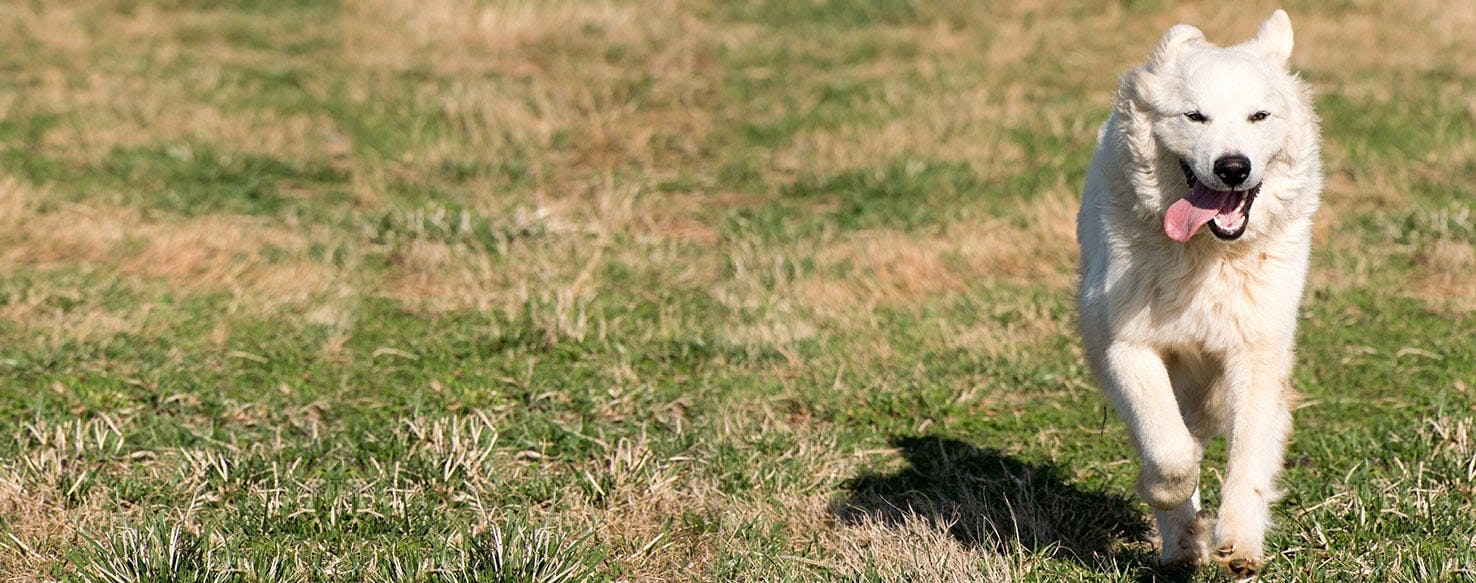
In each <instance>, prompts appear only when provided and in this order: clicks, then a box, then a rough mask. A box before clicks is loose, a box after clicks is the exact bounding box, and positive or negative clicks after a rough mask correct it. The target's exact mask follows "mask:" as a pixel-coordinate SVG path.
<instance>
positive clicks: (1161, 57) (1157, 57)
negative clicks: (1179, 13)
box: [1144, 24, 1204, 73]
mask: <svg viewBox="0 0 1476 583" xmlns="http://www.w3.org/2000/svg"><path fill="white" fill-rule="evenodd" d="M1203 40H1204V33H1203V32H1201V31H1200V30H1199V29H1197V28H1194V27H1192V26H1189V25H1187V24H1175V25H1174V26H1173V28H1170V29H1168V32H1165V33H1163V39H1162V40H1159V41H1158V46H1157V47H1155V48H1154V49H1153V52H1152V53H1150V54H1149V55H1148V63H1147V64H1146V65H1145V66H1144V68H1146V69H1148V71H1150V72H1154V73H1157V72H1159V71H1162V70H1164V69H1165V68H1168V66H1169V65H1171V64H1173V62H1174V59H1175V58H1177V57H1178V56H1179V51H1180V50H1182V49H1183V48H1184V47H1185V46H1187V45H1189V44H1192V43H1197V42H1201V41H1203Z"/></svg>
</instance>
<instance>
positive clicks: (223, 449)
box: [0, 0, 1476, 581]
mask: <svg viewBox="0 0 1476 583" xmlns="http://www.w3.org/2000/svg"><path fill="white" fill-rule="evenodd" d="M205 4H206V3H199V2H134V1H124V2H108V3H104V4H102V5H99V6H92V5H88V6H82V5H75V6H71V5H65V4H51V3H40V4H28V5H26V6H17V7H11V8H4V9H0V70H3V71H5V75H4V76H3V77H4V78H3V79H0V273H3V275H0V418H3V419H5V420H7V421H9V423H7V424H6V427H7V429H6V430H4V431H0V581H12V580H14V581H29V580H65V581H134V580H140V581H142V580H154V581H524V580H542V581H583V580H595V581H687V580H691V581H722V580H740V581H758V580H764V581H768V580H785V581H903V580H906V581H952V580H969V579H973V580H1023V581H1056V580H1061V581H1070V580H1102V581H1151V580H1172V579H1174V578H1176V577H1178V575H1176V574H1172V573H1164V572H1160V571H1158V570H1157V569H1156V568H1155V567H1154V565H1153V560H1154V557H1155V552H1154V550H1153V547H1152V542H1151V536H1152V525H1151V517H1150V513H1149V511H1148V509H1147V507H1146V506H1145V505H1143V504H1142V503H1141V502H1139V501H1138V500H1137V498H1136V497H1135V496H1134V494H1133V489H1132V479H1133V476H1134V475H1135V473H1136V472H1135V466H1134V464H1135V462H1134V461H1133V459H1132V456H1131V455H1130V448H1129V447H1128V444H1127V439H1126V436H1125V434H1124V431H1123V429H1122V427H1121V426H1120V424H1119V423H1118V422H1117V421H1116V420H1115V419H1114V418H1113V417H1112V416H1111V415H1110V413H1109V412H1108V410H1107V407H1106V404H1105V402H1104V400H1103V399H1102V398H1101V397H1100V396H1099V395H1098V393H1097V391H1096V390H1095V389H1094V388H1093V386H1092V383H1091V380H1090V378H1089V375H1088V372H1087V370H1086V368H1085V366H1084V365H1083V363H1082V362H1081V359H1080V355H1079V345H1078V342H1077V340H1076V338H1075V336H1074V335H1073V333H1072V326H1073V323H1072V319H1073V317H1074V316H1073V309H1072V302H1071V296H1072V281H1071V279H1072V277H1073V270H1074V265H1073V261H1074V256H1075V249H1074V246H1073V245H1074V243H1073V241H1072V240H1071V235H1070V229H1071V222H1072V220H1073V214H1074V207H1073V206H1072V203H1071V202H1070V201H1071V200H1072V199H1073V198H1074V196H1075V193H1076V191H1077V190H1079V188H1080V182H1081V180H1082V178H1083V173H1084V169H1085V167H1086V163H1087V159H1088V157H1089V156H1090V153H1091V150H1092V148H1093V146H1094V140H1095V129H1096V125H1097V124H1098V123H1099V120H1100V119H1102V117H1103V116H1104V115H1105V113H1106V108H1107V107H1108V105H1109V103H1110V96H1111V92H1112V90H1113V88H1114V83H1115V75H1116V74H1117V73H1118V72H1120V71H1121V70H1123V69H1125V68H1127V67H1129V66H1132V65H1133V64H1135V63H1136V62H1137V61H1139V60H1140V59H1141V58H1142V57H1143V55H1144V54H1145V53H1146V51H1147V50H1149V48H1150V45H1151V44H1152V40H1153V39H1154V38H1156V35H1157V34H1158V33H1159V32H1161V30H1162V28H1163V27H1164V26H1167V24H1169V23H1171V22H1172V20H1173V16H1175V15H1181V12H1180V11H1179V10H1178V9H1172V10H1171V9H1170V8H1169V7H1168V6H1166V5H1162V4H1161V3H1154V2H1148V3H1136V2H1135V3H1128V4H1130V6H1127V7H1126V8H1121V7H1119V8H1111V9H1103V10H1101V11H1097V10H1096V9H1091V10H1088V9H1085V8H1083V7H1060V6H1048V5H1046V4H1036V3H1025V4H1019V5H1011V6H993V5H988V6H980V5H975V4H972V3H961V2H944V3H941V4H935V3H921V2H908V1H894V0H885V1H828V2H809V1H766V2H759V3H751V4H748V5H743V6H739V5H737V4H732V5H729V4H722V3H716V4H707V3H695V4H689V3H679V4H676V5H672V6H663V7H657V8H653V7H651V6H647V5H645V4H642V3H634V2H615V3H609V4H600V3H580V2H573V3H519V2H503V1H493V2H457V1H445V2H431V3H413V5H412V4H410V3H403V2H394V1H389V0H386V1H383V2H368V1H365V2H321V3H312V4H311V5H306V4H302V3H293V2H275V1H257V2H251V3H247V4H241V5H239V6H231V7H223V6H215V5H213V4H212V5H210V6H205ZM1449 8H1452V9H1457V8H1459V7H1458V6H1456V5H1454V4H1452V6H1450V7H1449ZM1249 12H1250V13H1252V15H1255V14H1260V13H1261V12H1262V11H1260V10H1254V11H1249ZM1265 12H1267V13H1269V9H1267V10H1266V11H1265ZM1297 12H1298V13H1295V14H1293V15H1292V17H1293V20H1294V22H1295V23H1296V25H1297V26H1298V27H1299V29H1298V30H1299V35H1300V34H1302V32H1301V31H1302V30H1304V29H1303V28H1301V27H1306V28H1305V29H1306V30H1312V31H1317V32H1318V34H1308V35H1307V36H1306V37H1299V42H1301V40H1300V39H1301V38H1308V39H1315V42H1314V41H1308V43H1306V44H1305V45H1303V44H1299V48H1298V51H1299V53H1298V57H1297V58H1296V59H1295V60H1296V61H1297V63H1298V64H1299V65H1301V66H1302V69H1303V71H1304V74H1305V76H1306V77H1307V78H1308V79H1309V80H1310V81H1311V82H1312V84H1313V85H1314V87H1315V88H1316V90H1317V91H1318V95H1319V96H1318V106H1319V110H1320V113H1321V115H1322V117H1323V125H1324V127H1325V128H1326V131H1325V134H1326V137H1327V155H1326V160H1327V171H1328V175H1329V177H1330V178H1329V182H1328V188H1327V191H1326V193H1325V197H1324V198H1325V200H1326V206H1325V208H1324V210H1323V211H1322V213H1321V214H1320V215H1319V217H1318V221H1319V225H1320V230H1319V232H1318V238H1317V247H1316V250H1315V251H1314V260H1313V274H1312V278H1311V284H1310V285H1309V292H1308V294H1307V298H1306V301H1305V305H1304V308H1303V310H1302V321H1301V327H1300V332H1299V351H1298V363H1299V365H1298V368H1297V370H1296V373H1295V378H1294V383H1295V385H1296V386H1297V388H1298V389H1299V390H1300V391H1301V392H1302V393H1303V394H1304V395H1305V397H1306V399H1305V403H1304V405H1303V406H1302V407H1301V409H1299V410H1298V411H1297V412H1296V431H1295V433H1294V435H1293V438H1292V443H1291V445H1290V452H1289V454H1288V464H1287V470H1286V472H1285V476H1284V479H1283V485H1284V489H1285V491H1286V496H1285V498H1284V499H1283V500H1282V501H1281V502H1280V503H1279V504H1278V505H1277V506H1276V508H1275V517H1276V520H1277V522H1278V525H1279V526H1278V527H1277V529H1276V530H1275V531H1273V533H1272V534H1271V537H1270V541H1269V544H1268V546H1269V548H1270V549H1271V552H1272V553H1273V554H1274V556H1273V558H1272V560H1271V563H1270V564H1269V567H1268V574H1267V578H1268V579H1269V580H1299V581H1301V580H1306V581H1345V580H1391V581H1436V580H1448V581H1458V580H1465V579H1469V578H1472V577H1476V557H1473V551H1472V548H1473V537H1476V486H1473V484H1476V482H1473V479H1476V476H1473V473H1472V472H1473V470H1472V468H1473V464H1476V445H1473V441H1472V440H1473V438H1476V437H1473V433H1476V419H1473V418H1476V416H1473V413H1472V412H1473V410H1476V375H1473V371H1476V348H1473V343H1472V342H1471V341H1470V337H1471V332H1472V330H1473V329H1476V321H1473V319H1472V307H1473V304H1472V301H1471V297H1472V291H1471V290H1472V286H1473V279H1472V278H1471V276H1470V273H1471V272H1472V269H1476V264H1473V262H1476V259H1473V258H1472V251H1471V249H1472V245H1473V232H1472V228H1471V223H1472V222H1471V216H1470V213H1471V211H1470V205H1469V203H1468V202H1466V201H1468V200H1469V199H1470V195H1471V189H1470V185H1469V184H1468V181H1467V180H1466V177H1467V176H1468V175H1469V174H1470V170H1471V168H1472V167H1473V164H1476V158H1473V155H1472V152H1476V142H1473V137H1472V132H1471V131H1470V130H1471V124H1472V121H1471V118H1470V112H1469V111H1468V109H1469V104H1468V103H1467V100H1464V99H1463V98H1462V97H1461V96H1462V95H1465V93H1462V91H1461V90H1462V88H1465V89H1469V88H1470V87H1471V86H1472V84H1473V79H1472V77H1471V76H1470V74H1469V67H1464V68H1463V67H1462V66H1461V65H1460V62H1459V59H1458V58H1456V57H1454V56H1452V55H1460V54H1469V52H1470V50H1471V49H1473V48H1476V47H1472V46H1471V44H1470V41H1468V40H1463V39H1461V38H1455V37H1449V36H1448V35H1442V34H1440V33H1437V32H1435V31H1438V30H1441V29H1439V26H1438V22H1436V20H1435V18H1434V16H1433V15H1431V14H1425V13H1423V12H1420V11H1417V10H1413V11H1412V10H1400V9H1383V8H1379V7H1378V6H1372V5H1370V6H1364V5H1362V4H1359V3H1346V5H1339V6H1338V7H1335V8H1324V7H1320V6H1305V7H1303V8H1302V9H1300V10H1298V11H1297ZM1195 13H1202V14H1204V16H1203V17H1202V18H1203V21H1202V22H1201V24H1203V25H1205V28H1206V30H1218V29H1224V30H1226V31H1230V32H1226V34H1219V33H1216V34H1212V35H1211V36H1212V37H1213V38H1212V40H1220V41H1229V40H1231V39H1230V38H1227V37H1228V36H1233V35H1232V34H1231V32H1233V31H1242V32H1245V33H1249V31H1250V27H1251V26H1252V25H1253V24H1254V23H1253V20H1254V18H1252V16H1246V15H1245V14H1244V13H1242V11H1239V10H1234V11H1226V10H1221V9H1216V8H1214V7H1213V6H1211V5H1207V4H1206V5H1201V6H1199V7H1197V8H1196V10H1195ZM1369 20H1372V21H1376V22H1378V26H1380V27H1386V28H1388V29H1391V30H1393V29H1397V30H1400V31H1404V30H1412V31H1414V32H1409V33H1400V34H1409V35H1411V36H1412V37H1417V38H1412V40H1411V45H1412V46H1411V47H1408V48H1403V47H1399V48H1397V50H1395V49H1391V50H1394V52H1393V53H1392V55H1393V56H1390V55H1387V54H1385V53H1384V52H1380V51H1376V50H1373V49H1370V48H1368V47H1367V46H1366V45H1367V42H1366V39H1365V38H1364V37H1363V36H1362V34H1363V33H1362V32H1359V31H1360V30H1361V29H1357V28H1356V27H1349V26H1346V23H1348V22H1366V21H1369ZM1376 32H1380V33H1381V34H1382V33H1383V32H1386V31H1384V28H1378V29H1376ZM1422 32H1429V34H1422ZM1234 34H1240V33H1239V32H1235V33H1234ZM1073 40H1075V41H1078V42H1071V41H1073ZM1303 47H1305V49H1304V48H1303ZM1303 51H1305V52H1303ZM1398 51H1409V52H1408V53H1405V52H1398ZM1415 51H1419V52H1415ZM1425 53H1428V54H1429V55H1432V56H1430V57H1429V58H1428V59H1427V60H1422V61H1421V62H1426V63H1427V64H1426V65H1423V66H1424V67H1425V68H1426V69H1423V70H1420V71H1417V72H1413V73H1409V72H1400V71H1399V70H1398V69H1397V68H1395V67H1393V66H1391V65H1390V64H1389V62H1388V61H1387V59H1390V58H1400V59H1407V58H1409V56H1410V54H1425ZM1319 56H1320V57H1321V58H1319ZM138 80H143V81H146V83H141V82H139V81H138ZM1385 88H1386V89H1385ZM1208 459H1209V463H1208V466H1209V468H1211V469H1207V470H1206V471H1205V474H1204V478H1205V482H1204V484H1205V495H1206V498H1207V502H1208V503H1210V504H1211V505H1212V504H1214V503H1215V502H1216V501H1217V499H1218V492H1217V491H1218V477H1219V475H1220V474H1219V472H1220V471H1221V470H1220V468H1222V466H1223V459H1224V451H1223V446H1216V447H1215V448H1213V449H1212V450H1211V452H1210V453H1209V456H1208ZM1191 579H1194V580H1205V581H1209V580H1218V579H1219V575H1217V574H1215V573H1213V572H1210V571H1205V572H1202V573H1200V574H1198V575H1196V576H1194V577H1191Z"/></svg>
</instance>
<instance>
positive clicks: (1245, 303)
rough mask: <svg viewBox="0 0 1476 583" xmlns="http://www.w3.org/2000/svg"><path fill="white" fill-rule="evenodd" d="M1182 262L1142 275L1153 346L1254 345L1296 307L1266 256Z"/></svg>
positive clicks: (1181, 347) (1188, 347) (1196, 347)
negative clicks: (1287, 309)
mask: <svg viewBox="0 0 1476 583" xmlns="http://www.w3.org/2000/svg"><path fill="white" fill-rule="evenodd" d="M1179 263H1180V264H1179V265H1176V266H1173V268H1170V269H1154V270H1141V271H1138V274H1139V275H1140V277H1142V278H1143V280H1144V281H1142V282H1141V286H1134V287H1140V288H1141V289H1142V290H1143V292H1144V294H1143V297H1144V299H1145V300H1146V301H1145V305H1144V308H1145V314H1144V315H1145V316H1146V318H1147V320H1148V321H1147V322H1146V324H1147V326H1146V327H1147V328H1148V330H1149V331H1150V334H1151V335H1152V336H1154V337H1156V338H1155V340H1156V341H1155V342H1154V344H1158V345H1160V346H1163V347H1165V348H1180V349H1199V348H1211V349H1232V348H1233V347H1235V346H1236V345H1242V344H1245V343H1250V342H1255V341H1257V339H1259V338H1263V337H1265V336H1268V335H1273V334H1274V333H1275V332H1277V331H1278V330H1279V329H1280V328H1282V326H1281V324H1280V323H1279V320H1281V319H1284V317H1285V315H1286V314H1285V312H1286V310H1285V309H1284V306H1285V305H1286V304H1287V302H1291V303H1292V304H1295V302H1296V298H1295V297H1291V298H1288V297H1286V296H1287V295H1288V294H1287V292H1286V291H1285V290H1284V289H1283V288H1284V287H1285V286H1283V285H1280V282H1277V281H1275V280H1274V277H1273V276H1274V274H1276V273H1278V272H1280V271H1281V270H1278V269H1275V268H1274V266H1268V263H1271V261H1270V259H1269V258H1267V257H1266V256H1265V254H1262V253H1252V254H1249V256H1248V257H1241V258H1235V259H1234V260H1210V261H1199V262H1191V261H1187V260H1181V261H1180V262H1179ZM1293 294H1294V292H1293ZM1293 314H1294V312H1293Z"/></svg>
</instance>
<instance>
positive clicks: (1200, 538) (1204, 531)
mask: <svg viewBox="0 0 1476 583" xmlns="http://www.w3.org/2000/svg"><path fill="white" fill-rule="evenodd" d="M1213 523H1214V517H1213V516H1212V515H1211V514H1210V513H1209V512H1208V511H1204V510H1201V511H1200V512H1199V513H1198V514H1196V515H1195V516H1194V518H1193V519H1191V520H1189V521H1188V522H1187V523H1184V524H1183V525H1182V526H1181V527H1180V528H1181V530H1180V531H1179V532H1178V533H1174V535H1172V536H1164V537H1163V551H1162V553H1161V554H1160V555H1159V558H1158V562H1159V564H1160V565H1163V566H1164V567H1165V568H1167V569H1171V570H1190V571H1193V570H1198V569H1199V568H1200V567H1204V566H1206V565H1208V564H1209V558H1208V555H1209V533H1210V529H1211V526H1212V525H1213ZM1166 534H1167V533H1166Z"/></svg>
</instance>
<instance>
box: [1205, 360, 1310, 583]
mask: <svg viewBox="0 0 1476 583" xmlns="http://www.w3.org/2000/svg"><path fill="white" fill-rule="evenodd" d="M1288 354H1289V351H1288ZM1282 360H1288V359H1280V358H1275V357H1270V358H1261V359H1257V358H1246V359H1245V360H1244V361H1241V362H1237V363H1234V364H1232V365H1231V366H1228V367H1227V370H1226V379H1225V380H1226V388H1227V389H1228V390H1229V391H1230V393H1229V395H1228V396H1229V401H1230V406H1231V415H1232V417H1231V419H1230V427H1229V436H1228V445H1229V455H1228V460H1227V462H1226V468H1225V484H1224V487H1223V490H1222V501H1221V503H1220V512H1219V521H1218V523H1217V524H1216V525H1215V560H1216V561H1218V562H1219V563H1220V565H1221V566H1223V567H1224V568H1225V569H1226V570H1227V571H1229V572H1230V574H1231V575H1234V576H1235V577H1237V578H1241V579H1244V578H1249V577H1252V576H1255V575H1256V574H1257V573H1259V572H1260V571H1261V568H1262V567H1263V566H1264V565H1265V554H1264V550H1263V549H1264V543H1265V538H1266V528H1267V527H1268V526H1269V525H1270V523H1271V503H1272V502H1273V501H1274V500H1275V498H1276V483H1275V482H1276V476H1277V474H1278V473H1280V472H1281V464H1282V456H1283V455H1284V453H1285V450H1286V438H1287V435H1288V434H1289V433H1290V432H1291V411H1290V409H1289V403H1288V396H1289V391H1288V390H1287V374H1288V369H1289V366H1288V365H1289V363H1287V362H1281V361H1282Z"/></svg>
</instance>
